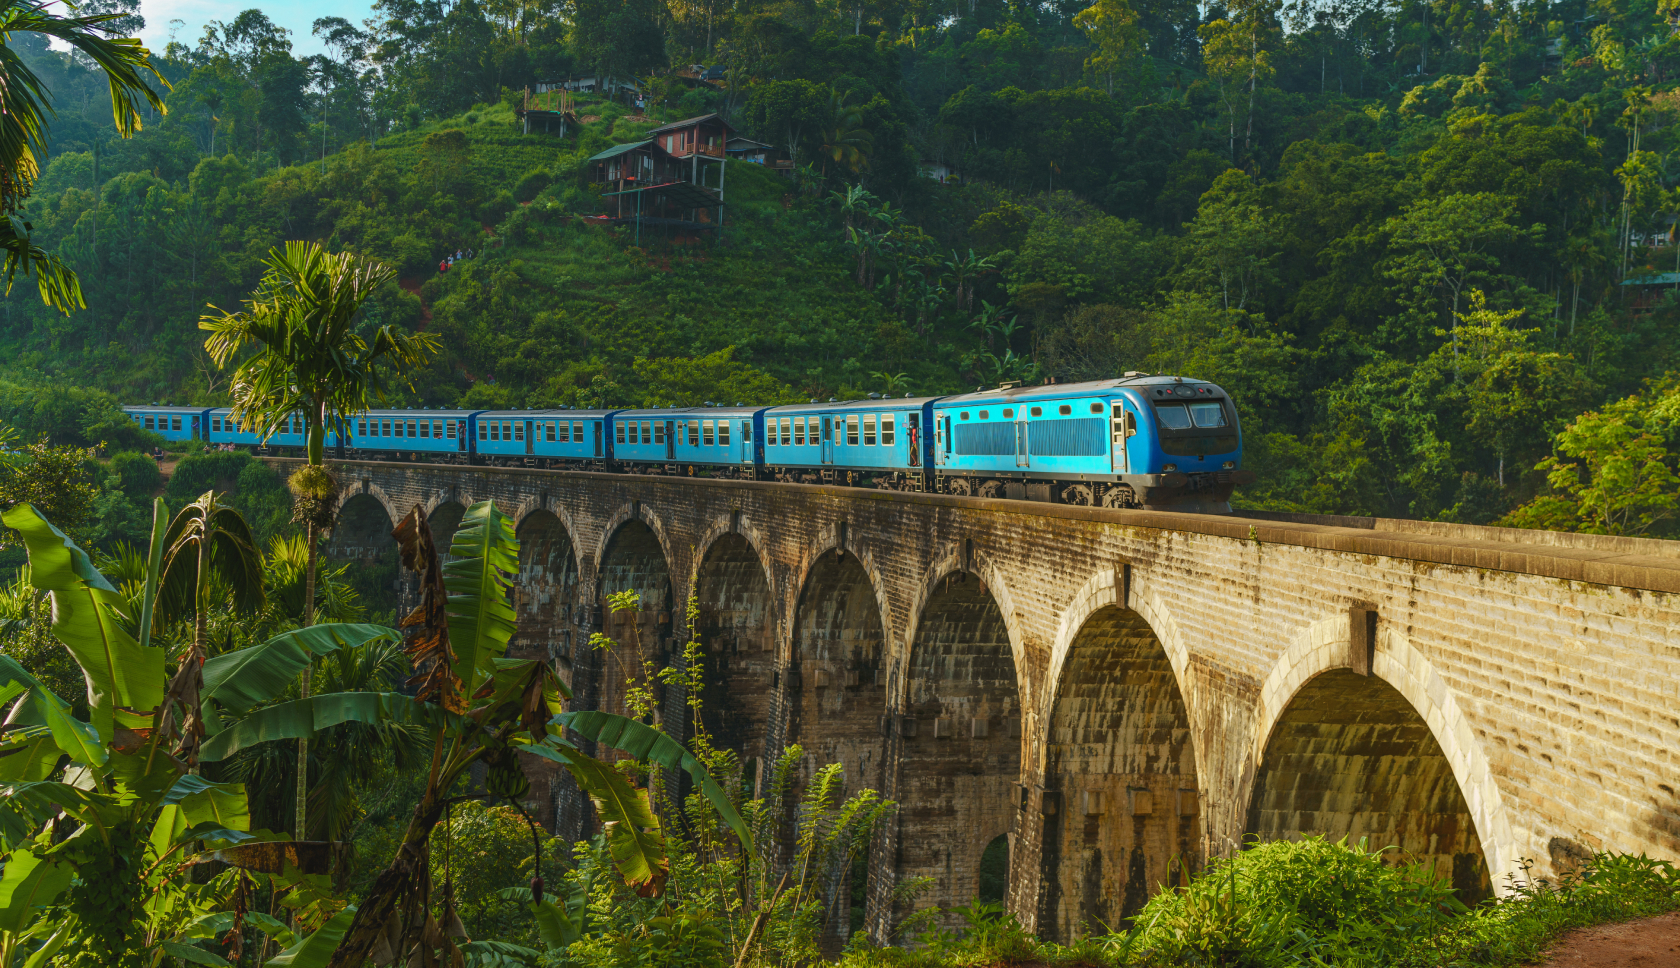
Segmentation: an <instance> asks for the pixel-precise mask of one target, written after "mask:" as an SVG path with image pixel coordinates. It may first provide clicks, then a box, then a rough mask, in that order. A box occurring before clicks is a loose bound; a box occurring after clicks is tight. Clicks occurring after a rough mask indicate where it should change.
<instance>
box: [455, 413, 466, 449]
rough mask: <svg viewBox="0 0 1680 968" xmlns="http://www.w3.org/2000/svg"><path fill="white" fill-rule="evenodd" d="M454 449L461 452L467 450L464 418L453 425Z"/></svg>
mask: <svg viewBox="0 0 1680 968" xmlns="http://www.w3.org/2000/svg"><path fill="white" fill-rule="evenodd" d="M455 449H456V450H458V451H460V452H461V453H463V454H464V453H466V452H467V421H465V420H462V421H461V422H459V423H457V424H456V425H455Z"/></svg>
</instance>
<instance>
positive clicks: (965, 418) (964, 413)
mask: <svg viewBox="0 0 1680 968" xmlns="http://www.w3.org/2000/svg"><path fill="white" fill-rule="evenodd" d="M960 416H961V417H962V418H963V419H964V420H967V419H968V411H967V410H964V411H963V412H962V413H961V414H960Z"/></svg>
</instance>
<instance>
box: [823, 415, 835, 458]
mask: <svg viewBox="0 0 1680 968" xmlns="http://www.w3.org/2000/svg"><path fill="white" fill-rule="evenodd" d="M822 422H823V424H822V462H823V463H824V464H832V463H834V418H833V417H824V418H822Z"/></svg>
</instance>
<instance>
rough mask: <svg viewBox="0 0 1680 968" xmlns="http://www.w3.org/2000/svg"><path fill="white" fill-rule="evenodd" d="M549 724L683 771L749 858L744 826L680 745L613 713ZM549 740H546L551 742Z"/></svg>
mask: <svg viewBox="0 0 1680 968" xmlns="http://www.w3.org/2000/svg"><path fill="white" fill-rule="evenodd" d="M551 722H552V723H553V724H555V725H558V726H563V727H565V728H566V729H570V730H572V731H574V732H576V733H577V734H578V735H579V736H582V737H584V738H586V739H591V740H594V741H595V742H597V743H601V744H603V745H606V746H611V747H612V748H613V749H616V750H623V751H624V752H626V753H629V754H630V755H631V756H632V757H634V758H636V759H638V760H643V761H645V762H648V763H655V764H657V765H659V766H662V767H665V768H666V769H668V770H684V771H686V772H687V773H688V775H689V776H690V777H691V778H693V780H694V785H695V786H696V787H698V788H699V789H700V792H701V793H702V794H703V795H704V796H705V797H706V799H707V800H708V801H710V802H711V804H712V808H713V809H715V810H716V811H717V812H718V816H719V817H720V818H722V820H723V822H724V823H726V824H728V825H729V829H730V830H733V831H734V832H735V837H736V838H737V839H738V840H740V842H741V847H742V849H744V850H746V851H747V852H748V853H749V854H750V853H751V852H752V836H751V835H750V834H749V833H748V831H747V825H746V823H745V822H744V821H742V819H741V815H740V814H739V813H737V812H736V810H735V805H734V804H733V803H731V802H730V801H729V795H728V794H726V793H724V792H723V787H721V786H719V785H718V783H717V781H716V780H714V779H712V776H711V774H710V773H708V772H706V767H705V764H703V763H701V762H700V759H699V758H698V757H696V756H695V755H694V754H693V753H690V752H689V751H688V750H687V748H685V747H684V746H683V745H682V744H681V743H679V742H677V741H676V740H674V739H672V738H671V737H670V736H667V735H666V734H664V733H661V732H660V731H659V730H657V729H654V728H653V727H652V726H649V725H647V724H646V723H640V722H637V721H636V720H634V719H631V718H630V717H628V716H619V715H616V714H614V713H603V712H598V711H596V710H592V709H584V710H578V711H576V712H569V713H561V714H560V715H558V716H556V717H554V719H553V720H551ZM552 739H553V737H550V740H551V741H552Z"/></svg>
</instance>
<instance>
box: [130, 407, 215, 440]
mask: <svg viewBox="0 0 1680 968" xmlns="http://www.w3.org/2000/svg"><path fill="white" fill-rule="evenodd" d="M123 412H124V413H126V414H128V416H129V418H130V419H132V420H133V421H134V422H135V423H136V424H138V425H139V426H140V429H142V430H149V431H151V432H152V433H154V434H157V435H158V436H159V437H162V438H163V439H164V440H195V439H198V438H200V437H201V436H202V435H203V433H204V426H205V415H206V414H207V413H209V411H207V410H206V409H205V408H203V407H162V406H156V405H154V406H150V407H124V408H123Z"/></svg>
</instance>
